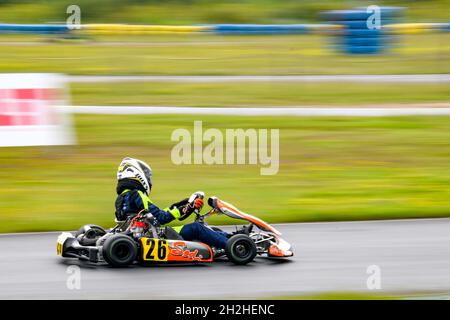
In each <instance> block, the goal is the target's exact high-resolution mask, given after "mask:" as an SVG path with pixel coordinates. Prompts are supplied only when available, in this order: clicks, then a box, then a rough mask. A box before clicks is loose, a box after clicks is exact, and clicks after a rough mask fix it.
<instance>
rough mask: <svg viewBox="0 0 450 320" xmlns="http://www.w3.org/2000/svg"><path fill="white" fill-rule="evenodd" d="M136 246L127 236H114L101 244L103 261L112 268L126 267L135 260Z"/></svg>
mask: <svg viewBox="0 0 450 320" xmlns="http://www.w3.org/2000/svg"><path fill="white" fill-rule="evenodd" d="M137 252H138V249H137V245H136V243H135V242H134V241H133V240H132V239H131V238H130V237H128V236H125V235H123V234H115V235H113V236H111V237H109V238H108V239H106V241H105V243H104V244H103V249H102V253H103V259H105V261H106V262H107V263H108V264H109V265H111V266H113V267H126V266H128V265H130V264H132V263H133V262H134V260H136V256H137Z"/></svg>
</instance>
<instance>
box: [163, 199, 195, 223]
mask: <svg viewBox="0 0 450 320" xmlns="http://www.w3.org/2000/svg"><path fill="white" fill-rule="evenodd" d="M188 200H189V199H188V198H186V199H183V200H181V201H180V202H177V203H174V204H173V205H172V206H171V207H170V208H171V209H173V208H174V207H176V208H178V210H179V211H180V214H181V215H180V217H179V218H178V220H180V221H182V220H184V219H186V218H187V217H189V216H190V215H191V214H192V213H193V212H194V211H195V210H199V211H200V210H201V209H202V208H203V200H202V199H200V198H197V199H195V201H194V202H193V203H189V201H188Z"/></svg>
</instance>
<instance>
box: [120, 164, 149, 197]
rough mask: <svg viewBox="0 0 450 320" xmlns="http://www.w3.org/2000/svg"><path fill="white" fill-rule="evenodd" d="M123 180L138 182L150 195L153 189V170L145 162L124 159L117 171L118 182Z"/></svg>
mask: <svg viewBox="0 0 450 320" xmlns="http://www.w3.org/2000/svg"><path fill="white" fill-rule="evenodd" d="M122 179H132V180H136V181H138V182H139V183H140V184H141V185H142V186H143V187H144V189H145V191H146V192H147V194H149V193H150V189H151V188H152V168H150V166H149V165H148V164H146V163H145V162H144V161H141V160H138V159H133V158H128V157H127V158H124V159H123V160H122V162H121V163H120V165H119V168H118V169H117V180H119V181H120V180H122Z"/></svg>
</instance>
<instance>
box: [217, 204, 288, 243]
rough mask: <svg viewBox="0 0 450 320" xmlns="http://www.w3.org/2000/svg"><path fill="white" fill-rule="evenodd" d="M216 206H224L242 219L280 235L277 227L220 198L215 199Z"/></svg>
mask: <svg viewBox="0 0 450 320" xmlns="http://www.w3.org/2000/svg"><path fill="white" fill-rule="evenodd" d="M217 206H218V207H219V208H222V207H223V208H226V209H227V210H230V211H232V212H233V213H234V214H236V215H237V216H240V217H242V219H244V220H248V221H250V222H252V223H253V224H255V225H257V226H258V227H260V228H262V229H265V230H267V231H270V232H273V233H275V234H276V235H279V236H280V235H281V232H280V231H278V230H277V229H275V228H274V227H272V226H271V225H270V224H268V223H266V222H264V221H263V220H261V219H259V218H257V217H255V216H252V215H250V214H248V213H244V212H242V211H240V210H239V209H237V208H235V207H233V206H232V205H231V204H229V203H226V202H224V201H221V200H219V199H217Z"/></svg>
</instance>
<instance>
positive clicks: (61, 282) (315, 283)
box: [0, 219, 450, 299]
mask: <svg viewBox="0 0 450 320" xmlns="http://www.w3.org/2000/svg"><path fill="white" fill-rule="evenodd" d="M277 227H278V228H279V229H280V231H282V232H283V235H284V237H285V239H287V240H288V241H290V242H291V243H292V244H293V246H294V251H295V256H294V257H293V258H292V259H290V261H285V262H279V261H271V260H267V259H264V258H258V259H257V260H256V261H255V262H254V263H251V264H250V265H247V266H235V265H233V264H231V263H230V262H228V261H221V262H216V263H214V264H208V265H187V266H186V265H178V266H173V265H172V266H169V265H163V266H150V267H143V266H138V265H136V266H133V267H130V268H127V269H113V268H110V267H109V266H105V265H100V266H96V265H91V264H87V263H81V262H79V261H78V260H76V259H63V258H60V257H57V256H56V252H55V241H56V235H57V234H56V233H34V234H19V235H1V236H0V247H1V253H2V254H1V258H0V299H17V298H20V299H96V298H109V299H149V298H152V299H164V298H166V299H167V298H168V299H171V298H175V299H176V298H193V299H196V298H260V297H272V296H278V295H297V294H316V293H321V292H350V291H351V292H362V293H378V294H391V293H408V294H411V293H421V294H423V293H430V294H441V295H442V294H444V295H447V294H448V293H450V232H449V231H450V219H424V220H397V221H395V220H391V221H368V222H337V223H305V224H290V225H278V226H277ZM71 265H76V266H79V267H80V269H79V270H80V275H81V288H80V289H79V290H77V289H72V290H70V289H68V288H67V284H66V283H67V279H68V277H69V274H68V273H67V268H68V267H69V266H71ZM371 265H377V266H378V267H379V268H380V270H381V289H379V290H369V289H368V288H367V284H366V283H367V278H368V277H369V275H368V274H367V268H368V267H369V266H371Z"/></svg>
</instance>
